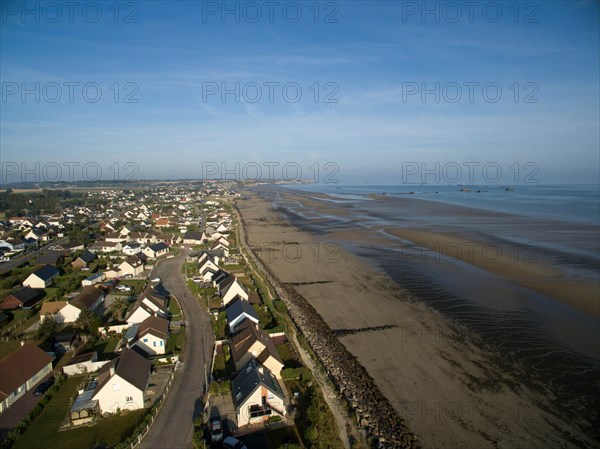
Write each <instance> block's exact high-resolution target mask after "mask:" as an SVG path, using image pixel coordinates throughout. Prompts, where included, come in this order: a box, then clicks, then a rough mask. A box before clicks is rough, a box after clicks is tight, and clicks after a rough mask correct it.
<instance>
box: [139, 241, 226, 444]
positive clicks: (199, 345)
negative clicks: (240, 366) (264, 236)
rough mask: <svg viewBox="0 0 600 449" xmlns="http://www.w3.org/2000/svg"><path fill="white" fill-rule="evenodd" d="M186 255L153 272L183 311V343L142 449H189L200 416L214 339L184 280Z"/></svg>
mask: <svg viewBox="0 0 600 449" xmlns="http://www.w3.org/2000/svg"><path fill="white" fill-rule="evenodd" d="M186 255H187V250H186V249H182V250H181V253H180V254H179V255H178V256H177V257H175V258H173V259H165V260H162V261H160V262H159V263H158V264H157V266H156V267H155V268H154V270H153V272H152V277H156V276H158V277H160V278H161V279H162V281H163V284H164V286H165V288H166V289H167V290H169V291H170V292H171V295H174V296H176V297H177V299H178V300H179V302H180V304H181V307H182V308H183V313H184V315H185V320H186V329H185V333H186V344H185V347H184V350H183V353H182V354H181V357H180V360H181V363H180V364H179V365H178V367H177V370H176V373H175V379H174V380H173V384H172V386H171V390H170V391H169V393H168V394H167V398H166V399H165V401H164V403H163V405H162V408H161V409H160V412H159V414H158V417H157V418H156V420H155V421H154V424H153V425H152V427H151V428H150V431H149V432H148V434H147V435H146V436H145V437H144V439H143V441H142V444H141V445H140V446H138V447H139V448H143V449H158V448H160V449H188V448H192V447H193V444H192V436H193V433H194V425H193V420H194V417H195V416H197V415H199V414H200V413H202V408H203V397H204V393H203V392H204V368H205V367H204V364H205V360H206V370H207V372H208V373H210V369H211V367H210V364H211V361H212V352H213V347H214V342H215V336H214V334H213V331H212V326H211V324H210V317H209V316H208V314H207V313H206V311H205V310H202V309H201V308H200V305H199V304H198V302H197V301H196V298H195V296H194V294H193V293H192V292H191V291H190V290H189V289H188V288H187V285H186V283H185V280H184V279H183V275H182V273H181V265H182V264H183V262H184V261H185V258H186Z"/></svg>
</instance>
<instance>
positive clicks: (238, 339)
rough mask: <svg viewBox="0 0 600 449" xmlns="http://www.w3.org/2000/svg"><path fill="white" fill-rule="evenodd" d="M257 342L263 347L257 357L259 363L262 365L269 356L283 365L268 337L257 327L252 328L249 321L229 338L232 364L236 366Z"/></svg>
mask: <svg viewBox="0 0 600 449" xmlns="http://www.w3.org/2000/svg"><path fill="white" fill-rule="evenodd" d="M246 321H248V320H246ZM257 341H258V342H260V343H261V344H262V345H263V347H264V349H263V350H262V351H261V352H260V354H259V355H258V356H257V359H258V360H259V361H260V362H261V363H264V361H265V360H266V359H267V358H269V356H272V357H274V358H275V360H277V361H278V362H280V363H281V364H282V365H283V360H281V357H280V356H279V352H277V348H275V345H274V344H273V342H272V341H271V338H269V335H268V334H267V333H265V332H263V331H262V330H260V329H257V327H256V326H253V325H252V324H251V323H250V322H249V321H248V323H247V324H243V325H241V326H240V328H239V331H238V332H236V333H235V335H233V336H232V337H231V345H230V348H231V358H232V359H233V362H234V363H236V364H237V363H238V362H239V361H240V360H241V359H242V358H243V357H244V355H245V354H246V353H247V352H248V350H249V349H250V347H251V346H252V345H253V344H254V343H255V342H257Z"/></svg>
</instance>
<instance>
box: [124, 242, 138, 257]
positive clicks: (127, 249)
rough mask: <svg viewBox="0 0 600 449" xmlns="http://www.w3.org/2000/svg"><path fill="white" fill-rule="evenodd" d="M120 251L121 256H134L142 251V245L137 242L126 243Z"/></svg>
mask: <svg viewBox="0 0 600 449" xmlns="http://www.w3.org/2000/svg"><path fill="white" fill-rule="evenodd" d="M122 251H123V254H126V255H128V256H133V255H134V254H137V253H139V252H141V251H142V244H141V243H138V242H128V243H126V244H125V245H123V249H122Z"/></svg>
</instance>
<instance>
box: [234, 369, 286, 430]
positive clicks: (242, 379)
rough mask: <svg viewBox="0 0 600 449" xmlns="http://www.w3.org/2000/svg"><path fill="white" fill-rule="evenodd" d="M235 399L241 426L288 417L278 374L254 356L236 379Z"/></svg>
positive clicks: (238, 420)
mask: <svg viewBox="0 0 600 449" xmlns="http://www.w3.org/2000/svg"><path fill="white" fill-rule="evenodd" d="M231 386H232V394H233V402H234V404H235V408H236V416H237V425H238V427H242V426H246V425H248V424H255V423H260V422H265V421H267V420H268V419H269V418H270V417H271V416H280V417H282V418H283V417H285V415H286V411H285V395H284V393H283V389H282V388H281V385H280V384H279V381H278V380H277V378H276V377H275V376H274V375H273V373H271V371H269V369H268V368H266V367H265V366H263V365H261V364H260V363H259V362H258V361H257V360H256V359H251V360H250V361H249V362H248V363H247V364H246V365H245V366H244V367H243V368H242V370H241V371H240V373H239V374H238V375H237V376H236V377H235V379H233V382H232V385H231Z"/></svg>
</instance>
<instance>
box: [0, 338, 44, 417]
mask: <svg viewBox="0 0 600 449" xmlns="http://www.w3.org/2000/svg"><path fill="white" fill-rule="evenodd" d="M51 372H52V358H51V357H50V356H49V355H48V354H46V353H45V352H44V351H42V350H41V349H40V348H38V347H37V346H36V345H35V344H33V343H25V344H23V346H21V347H20V348H19V349H17V350H16V351H14V352H11V353H10V354H9V355H7V356H6V357H4V358H2V359H1V360H0V373H1V375H0V413H2V412H4V411H5V410H6V409H8V408H9V407H10V406H11V405H13V404H14V403H15V402H16V401H17V400H18V399H19V398H21V397H22V396H23V395H24V394H25V393H26V392H27V391H29V390H31V389H32V388H33V387H35V386H36V385H37V384H38V383H39V382H40V381H41V380H42V379H43V378H44V377H46V376H47V375H48V374H50V373H51Z"/></svg>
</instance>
